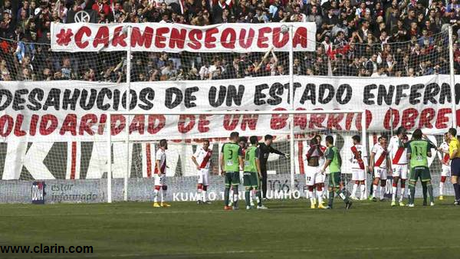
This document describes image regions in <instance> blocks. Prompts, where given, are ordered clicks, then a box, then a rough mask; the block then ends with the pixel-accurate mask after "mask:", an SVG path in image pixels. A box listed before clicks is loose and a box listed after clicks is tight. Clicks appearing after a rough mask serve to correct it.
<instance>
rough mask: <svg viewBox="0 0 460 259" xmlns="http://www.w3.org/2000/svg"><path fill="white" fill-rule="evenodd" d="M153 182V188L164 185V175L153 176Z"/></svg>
mask: <svg viewBox="0 0 460 259" xmlns="http://www.w3.org/2000/svg"><path fill="white" fill-rule="evenodd" d="M153 179H154V180H155V186H163V185H165V184H166V175H165V174H155V175H154V176H153Z"/></svg>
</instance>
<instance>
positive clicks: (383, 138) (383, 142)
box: [379, 135, 388, 146]
mask: <svg viewBox="0 0 460 259" xmlns="http://www.w3.org/2000/svg"><path fill="white" fill-rule="evenodd" d="M387 142H388V138H387V136H386V135H381V136H380V137H379V143H380V145H382V146H386V145H387Z"/></svg>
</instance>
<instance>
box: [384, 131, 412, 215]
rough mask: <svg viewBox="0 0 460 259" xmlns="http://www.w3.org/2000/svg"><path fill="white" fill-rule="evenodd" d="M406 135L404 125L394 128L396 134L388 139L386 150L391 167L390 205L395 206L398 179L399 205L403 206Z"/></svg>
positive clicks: (405, 172)
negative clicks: (399, 182) (399, 188)
mask: <svg viewBox="0 0 460 259" xmlns="http://www.w3.org/2000/svg"><path fill="white" fill-rule="evenodd" d="M406 144H407V135H406V129H405V128H404V127H399V128H398V129H397V130H396V136H393V137H392V138H391V139H390V144H389V145H388V152H389V153H390V158H391V168H392V169H393V193H392V196H391V206H392V207H393V206H396V192H397V191H398V181H399V179H401V196H399V206H401V207H404V206H405V205H404V203H403V199H404V191H405V188H406V180H407V170H408V169H407V153H406V150H407V148H406Z"/></svg>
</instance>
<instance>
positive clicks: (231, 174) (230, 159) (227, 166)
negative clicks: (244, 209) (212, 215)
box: [220, 132, 243, 210]
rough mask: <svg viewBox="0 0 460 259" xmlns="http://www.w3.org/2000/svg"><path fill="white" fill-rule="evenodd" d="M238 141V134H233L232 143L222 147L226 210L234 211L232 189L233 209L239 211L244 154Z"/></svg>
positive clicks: (221, 158) (221, 160)
mask: <svg viewBox="0 0 460 259" xmlns="http://www.w3.org/2000/svg"><path fill="white" fill-rule="evenodd" d="M238 141H239V134H238V132H232V133H231V134H230V142H229V143H225V144H224V145H223V146H222V153H221V155H220V164H221V168H222V169H221V170H222V172H221V173H222V175H225V192H224V202H225V206H224V209H225V210H232V207H230V205H229V201H230V187H232V188H233V209H234V210H236V209H238V185H239V184H240V170H242V169H243V152H242V149H241V147H240V146H239V145H238Z"/></svg>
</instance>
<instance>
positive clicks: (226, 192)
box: [224, 186, 230, 206]
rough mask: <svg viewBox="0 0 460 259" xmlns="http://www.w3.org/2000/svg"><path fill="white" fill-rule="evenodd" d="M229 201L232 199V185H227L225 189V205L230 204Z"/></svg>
mask: <svg viewBox="0 0 460 259" xmlns="http://www.w3.org/2000/svg"><path fill="white" fill-rule="evenodd" d="M229 201H230V186H225V191H224V202H225V206H228V202H229Z"/></svg>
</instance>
